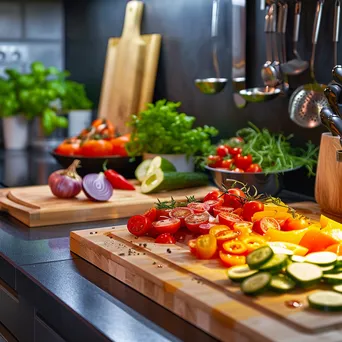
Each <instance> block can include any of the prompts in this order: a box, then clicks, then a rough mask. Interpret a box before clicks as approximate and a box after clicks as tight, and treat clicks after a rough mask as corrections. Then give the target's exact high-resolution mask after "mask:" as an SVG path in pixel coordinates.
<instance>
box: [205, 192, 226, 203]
mask: <svg viewBox="0 0 342 342" xmlns="http://www.w3.org/2000/svg"><path fill="white" fill-rule="evenodd" d="M222 194H223V192H222V191H219V190H213V191H210V192H208V193H207V194H206V195H205V196H204V198H203V202H206V201H209V200H218V201H219V200H221V199H222V197H221V196H222Z"/></svg>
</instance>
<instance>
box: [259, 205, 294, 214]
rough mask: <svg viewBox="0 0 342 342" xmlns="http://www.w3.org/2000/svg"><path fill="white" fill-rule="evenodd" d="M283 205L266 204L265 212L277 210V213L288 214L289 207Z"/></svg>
mask: <svg viewBox="0 0 342 342" xmlns="http://www.w3.org/2000/svg"><path fill="white" fill-rule="evenodd" d="M280 204H282V205H276V204H275V203H265V204H264V208H265V211H266V210H275V211H277V212H280V211H282V212H285V213H287V212H288V207H286V204H285V203H280Z"/></svg>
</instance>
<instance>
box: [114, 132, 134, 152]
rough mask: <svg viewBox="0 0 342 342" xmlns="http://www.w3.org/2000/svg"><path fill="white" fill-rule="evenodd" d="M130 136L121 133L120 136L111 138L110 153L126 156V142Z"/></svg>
mask: <svg viewBox="0 0 342 342" xmlns="http://www.w3.org/2000/svg"><path fill="white" fill-rule="evenodd" d="M130 138H131V135H130V134H126V135H122V136H121V137H118V138H115V139H112V140H111V141H110V142H111V144H112V154H113V155H116V156H121V157H126V156H127V155H128V154H127V151H126V148H125V146H126V143H127V142H128V141H129V139H130Z"/></svg>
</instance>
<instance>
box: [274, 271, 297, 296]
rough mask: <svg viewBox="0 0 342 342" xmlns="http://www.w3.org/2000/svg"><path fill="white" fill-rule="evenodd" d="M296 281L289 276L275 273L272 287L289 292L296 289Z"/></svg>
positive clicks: (278, 290)
mask: <svg viewBox="0 0 342 342" xmlns="http://www.w3.org/2000/svg"><path fill="white" fill-rule="evenodd" d="M295 286H296V283H295V282H294V281H293V280H292V279H291V278H289V277H287V276H285V275H283V274H278V275H274V276H273V277H272V279H271V283H270V288H271V290H273V291H276V292H287V291H291V290H292V289H294V288H295Z"/></svg>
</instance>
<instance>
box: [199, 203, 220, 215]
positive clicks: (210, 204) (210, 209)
mask: <svg viewBox="0 0 342 342" xmlns="http://www.w3.org/2000/svg"><path fill="white" fill-rule="evenodd" d="M222 202H223V200H222ZM204 204H206V205H208V206H209V209H208V211H209V213H210V214H212V215H213V214H214V207H217V206H219V205H221V201H219V200H208V201H205V202H204Z"/></svg>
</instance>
